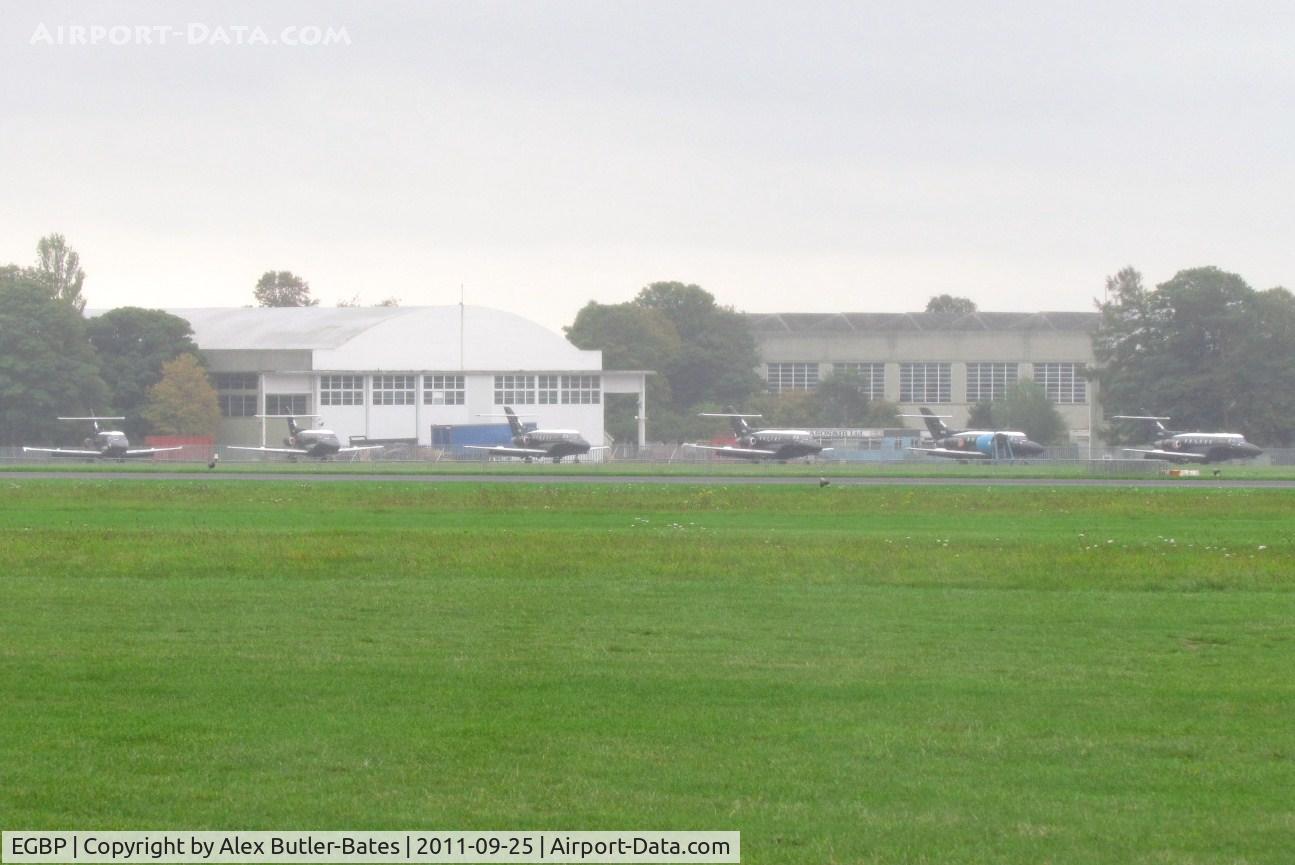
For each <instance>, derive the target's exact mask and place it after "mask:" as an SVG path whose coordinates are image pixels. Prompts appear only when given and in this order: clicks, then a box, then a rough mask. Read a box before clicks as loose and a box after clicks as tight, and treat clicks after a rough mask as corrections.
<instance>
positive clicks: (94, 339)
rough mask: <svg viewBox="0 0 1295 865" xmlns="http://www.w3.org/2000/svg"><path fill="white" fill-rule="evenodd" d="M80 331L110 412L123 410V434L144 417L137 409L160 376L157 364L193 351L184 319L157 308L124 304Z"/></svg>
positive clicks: (137, 428)
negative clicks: (106, 394)
mask: <svg viewBox="0 0 1295 865" xmlns="http://www.w3.org/2000/svg"><path fill="white" fill-rule="evenodd" d="M86 331H87V333H88V334H89V337H90V342H91V344H93V345H94V347H95V351H96V352H98V355H99V366H100V369H101V370H102V373H103V377H104V380H105V381H106V382H107V384H108V388H109V390H110V391H111V405H112V408H113V410H114V412H115V413H117V414H122V415H125V416H126V420H125V421H124V423H123V426H124V428H125V431H126V433H127V434H128V435H131V436H134V437H138V436H140V435H142V434H143V433H144V431H145V429H146V423H145V421H144V419H143V417H142V415H141V411H142V410H143V408H144V404H145V402H146V401H147V400H148V389H149V388H150V387H152V386H153V385H155V384H157V382H158V381H159V380H160V379H161V378H162V366H163V364H165V363H166V362H167V361H169V360H174V359H175V358H176V357H179V356H180V355H183V354H192V355H196V354H197V353H198V346H197V345H195V344H194V341H193V339H192V338H191V337H192V334H193V330H192V328H190V327H189V322H187V321H185V320H184V319H182V318H180V317H178V316H174V315H171V314H170V313H167V312H163V311H162V310H160V309H140V308H139V307H136V306H124V307H120V308H118V309H114V310H111V311H109V312H105V313H104V314H103V315H100V316H98V317H96V318H92V319H90V320H89V321H88V322H86Z"/></svg>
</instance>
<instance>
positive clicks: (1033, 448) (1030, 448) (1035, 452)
mask: <svg viewBox="0 0 1295 865" xmlns="http://www.w3.org/2000/svg"><path fill="white" fill-rule="evenodd" d="M1016 451H1017V452H1018V453H1021V454H1025V455H1026V456H1032V457H1037V456H1039V455H1041V454H1042V453H1043V445H1041V444H1039V443H1038V442H1036V441H1030V440H1029V439H1025V440H1024V441H1023V442H1021V443H1020V444H1018V445H1017V446H1016Z"/></svg>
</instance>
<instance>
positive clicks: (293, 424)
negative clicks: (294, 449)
mask: <svg viewBox="0 0 1295 865" xmlns="http://www.w3.org/2000/svg"><path fill="white" fill-rule="evenodd" d="M299 432H301V428H300V427H298V426H297V420H296V418H291V417H290V418H288V435H291V436H295V435H296V434H297V433H299Z"/></svg>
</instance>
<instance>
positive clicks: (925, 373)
mask: <svg viewBox="0 0 1295 865" xmlns="http://www.w3.org/2000/svg"><path fill="white" fill-rule="evenodd" d="M1099 320H1100V316H1099V315H1098V314H1097V313H1095V312H1034V313H1027V312H973V313H967V314H960V313H938V312H914V313H875V312H874V313H866V312H865V313H823V314H819V313H781V314H756V313H749V314H748V315H747V321H748V322H749V324H750V325H751V330H752V332H753V333H754V334H755V339H756V344H757V346H758V350H759V353H760V360H761V361H762V366H761V369H760V373H761V375H762V377H763V378H764V379H765V382H766V384H767V387H768V389H769V391H770V392H771V393H783V392H786V391H796V390H813V389H814V388H816V387H818V383H819V382H820V381H821V380H823V378H825V377H826V376H830V375H832V374H834V373H841V372H850V373H854V374H856V375H858V376H860V377H861V378H862V379H863V380H864V381H865V382H866V383H867V387H868V391H869V393H868V395H869V397H870V398H871V399H884V400H888V401H890V402H894V403H898V404H899V405H900V409H901V410H902V411H904V412H916V411H917V410H918V409H919V408H921V407H922V406H926V407H928V408H930V409H931V410H932V411H934V412H935V413H936V414H945V415H950V416H951V417H952V419H951V420H950V421H949V425H950V426H953V427H964V426H965V425H966V422H967V415H968V414H969V413H970V411H971V407H972V406H973V405H975V404H976V403H977V402H982V401H988V402H993V401H996V400H1001V399H1003V398H1004V397H1005V396H1006V394H1007V391H1008V390H1009V389H1010V388H1011V387H1012V386H1013V385H1015V384H1016V383H1017V382H1019V381H1022V380H1024V379H1033V380H1034V381H1036V382H1038V383H1039V384H1040V385H1042V386H1043V389H1044V391H1045V392H1046V393H1047V395H1048V398H1049V399H1050V400H1051V401H1052V402H1053V403H1055V404H1056V406H1057V410H1058V411H1059V412H1060V413H1061V416H1062V417H1063V418H1064V419H1065V422H1066V426H1067V427H1069V428H1070V431H1071V439H1072V441H1087V439H1088V430H1089V429H1090V428H1091V424H1092V422H1093V418H1095V417H1096V418H1100V417H1101V411H1100V407H1099V405H1098V403H1099V396H1100V395H1099V394H1098V393H1097V392H1096V382H1094V381H1091V380H1090V379H1089V378H1088V370H1089V369H1090V368H1091V367H1092V366H1093V363H1094V358H1093V344H1092V335H1093V331H1095V330H1096V329H1097V325H1098V323H1099Z"/></svg>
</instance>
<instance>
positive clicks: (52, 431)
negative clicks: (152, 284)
mask: <svg viewBox="0 0 1295 865" xmlns="http://www.w3.org/2000/svg"><path fill="white" fill-rule="evenodd" d="M107 402H108V389H107V387H106V386H105V385H104V383H103V379H102V378H100V376H99V362H98V359H97V358H96V357H95V353H94V348H93V346H91V345H90V340H89V339H88V338H87V337H86V332H85V321H84V319H82V318H81V314H80V313H79V312H77V311H76V310H75V309H74V308H73V306H72V305H71V304H69V303H66V302H64V301H62V300H56V299H54V298H53V297H52V296H51V295H50V292H49V288H48V285H46V284H45V283H44V282H43V281H41V280H40V279H39V278H37V277H35V276H34V275H32V274H31V273H30V272H28V271H23V270H20V269H18V268H5V269H4V270H3V272H2V273H0V443H3V444H9V445H18V444H39V443H46V442H51V441H63V440H69V441H70V439H69V438H68V436H69V434H70V430H69V427H68V426H67V425H66V424H60V423H59V422H58V421H57V417H58V416H59V415H69V414H71V415H81V414H88V413H90V412H92V411H102V410H103V409H104V408H105V407H106V406H107ZM71 432H74V431H71Z"/></svg>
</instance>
